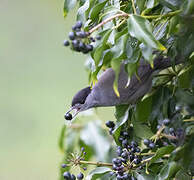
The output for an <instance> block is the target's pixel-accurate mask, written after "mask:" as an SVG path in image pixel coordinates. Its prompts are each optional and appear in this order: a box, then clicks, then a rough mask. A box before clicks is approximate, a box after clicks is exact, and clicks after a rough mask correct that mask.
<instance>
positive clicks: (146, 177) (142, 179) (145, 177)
mask: <svg viewBox="0 0 194 180" xmlns="http://www.w3.org/2000/svg"><path fill="white" fill-rule="evenodd" d="M136 178H137V179H138V180H154V175H153V174H151V173H149V174H146V173H145V172H141V173H136Z"/></svg>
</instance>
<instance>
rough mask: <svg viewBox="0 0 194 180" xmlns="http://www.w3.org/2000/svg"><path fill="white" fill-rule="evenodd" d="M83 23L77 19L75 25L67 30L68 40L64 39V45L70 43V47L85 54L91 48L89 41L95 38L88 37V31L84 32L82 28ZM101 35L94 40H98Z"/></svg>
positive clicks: (93, 40)
mask: <svg viewBox="0 0 194 180" xmlns="http://www.w3.org/2000/svg"><path fill="white" fill-rule="evenodd" d="M82 26H83V23H82V22H81V21H77V22H76V24H75V25H73V26H72V30H73V31H71V32H69V40H70V41H71V42H69V41H68V40H65V41H64V46H69V45H71V48H72V49H73V50H74V51H77V52H82V53H83V54H87V53H89V52H91V51H92V50H93V45H92V44H91V43H93V42H95V38H93V37H90V33H89V32H85V31H84V30H83V29H82ZM100 39H101V37H100V36H97V37H96V40H100Z"/></svg>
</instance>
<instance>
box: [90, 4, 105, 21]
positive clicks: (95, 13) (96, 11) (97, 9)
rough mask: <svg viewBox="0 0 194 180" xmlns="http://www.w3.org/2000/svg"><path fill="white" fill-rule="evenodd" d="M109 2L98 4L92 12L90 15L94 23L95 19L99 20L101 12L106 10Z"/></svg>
mask: <svg viewBox="0 0 194 180" xmlns="http://www.w3.org/2000/svg"><path fill="white" fill-rule="evenodd" d="M107 1H108V0H105V1H103V2H101V3H97V4H96V5H95V6H94V8H93V9H92V12H91V14H90V18H91V19H92V20H93V21H94V20H95V19H97V18H99V14H100V11H101V10H102V9H103V8H104V6H105V5H106V3H107Z"/></svg>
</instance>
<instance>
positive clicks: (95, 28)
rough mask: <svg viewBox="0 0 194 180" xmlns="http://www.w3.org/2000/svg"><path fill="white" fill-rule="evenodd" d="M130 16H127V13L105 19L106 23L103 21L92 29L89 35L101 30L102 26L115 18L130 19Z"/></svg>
mask: <svg viewBox="0 0 194 180" xmlns="http://www.w3.org/2000/svg"><path fill="white" fill-rule="evenodd" d="M129 16H130V15H129V14H127V13H121V14H116V15H114V16H111V17H109V18H107V19H105V20H104V21H102V22H101V23H99V24H98V25H97V26H95V27H93V28H92V29H90V31H89V34H92V33H93V32H94V31H96V30H97V29H99V28H100V27H101V26H103V25H104V24H106V23H108V22H109V21H112V20H113V19H115V18H118V17H129Z"/></svg>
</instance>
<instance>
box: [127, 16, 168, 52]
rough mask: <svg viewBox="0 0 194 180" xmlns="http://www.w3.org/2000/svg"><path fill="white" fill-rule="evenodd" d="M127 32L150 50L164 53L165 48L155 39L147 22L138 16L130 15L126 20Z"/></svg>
mask: <svg viewBox="0 0 194 180" xmlns="http://www.w3.org/2000/svg"><path fill="white" fill-rule="evenodd" d="M128 32H129V33H130V35H131V36H133V37H136V38H137V39H138V40H139V41H141V42H143V43H144V44H145V45H147V46H150V47H152V48H155V49H158V50H161V51H164V50H165V49H166V48H165V47H164V46H163V45H162V44H161V43H160V42H159V41H157V40H156V39H155V37H154V35H153V33H152V28H151V25H150V23H149V21H148V20H146V19H145V18H143V17H141V16H138V15H131V16H130V17H129V19H128Z"/></svg>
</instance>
